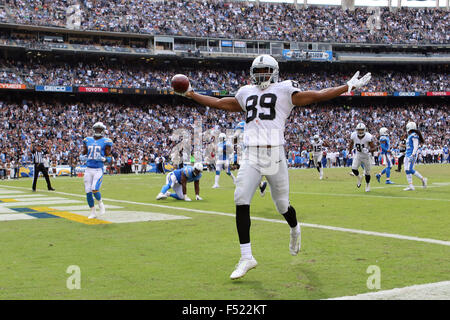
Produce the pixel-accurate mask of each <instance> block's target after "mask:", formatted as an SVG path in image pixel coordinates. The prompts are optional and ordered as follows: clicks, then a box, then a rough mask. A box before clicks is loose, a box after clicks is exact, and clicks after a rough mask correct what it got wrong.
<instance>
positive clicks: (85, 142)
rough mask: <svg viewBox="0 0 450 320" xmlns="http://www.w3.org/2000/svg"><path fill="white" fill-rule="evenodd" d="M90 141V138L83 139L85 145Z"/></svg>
mask: <svg viewBox="0 0 450 320" xmlns="http://www.w3.org/2000/svg"><path fill="white" fill-rule="evenodd" d="M88 142H89V139H88V138H84V139H83V144H84V145H85V146H87V145H88Z"/></svg>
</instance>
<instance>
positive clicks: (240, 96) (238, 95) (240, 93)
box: [234, 86, 248, 111]
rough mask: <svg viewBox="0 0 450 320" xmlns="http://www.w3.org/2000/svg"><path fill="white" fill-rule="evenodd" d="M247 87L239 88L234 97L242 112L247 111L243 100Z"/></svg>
mask: <svg viewBox="0 0 450 320" xmlns="http://www.w3.org/2000/svg"><path fill="white" fill-rule="evenodd" d="M247 91H248V86H243V87H241V88H239V90H238V92H236V95H235V96H234V97H235V98H236V100H237V101H238V102H239V105H240V106H241V108H242V110H243V111H247V108H246V106H245V98H246V95H247Z"/></svg>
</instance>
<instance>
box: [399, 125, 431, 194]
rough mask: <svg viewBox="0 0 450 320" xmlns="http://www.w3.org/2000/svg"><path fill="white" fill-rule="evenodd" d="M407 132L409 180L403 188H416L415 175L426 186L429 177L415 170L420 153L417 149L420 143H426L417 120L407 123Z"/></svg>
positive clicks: (407, 172)
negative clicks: (418, 128)
mask: <svg viewBox="0 0 450 320" xmlns="http://www.w3.org/2000/svg"><path fill="white" fill-rule="evenodd" d="M406 132H407V133H408V138H407V139H406V154H405V173H406V180H407V181H408V187H407V188H405V189H403V190H404V191H412V190H414V185H413V183H412V180H413V178H412V176H413V175H415V176H416V177H417V178H419V179H420V180H422V186H423V187H424V188H426V187H427V181H428V179H427V178H424V177H423V176H422V175H421V174H420V173H419V172H418V171H416V170H414V166H415V164H416V159H417V154H418V152H417V151H418V150H419V144H420V143H424V141H425V140H424V139H423V136H422V134H421V133H420V131H419V130H417V125H416V123H415V122H408V124H407V125H406Z"/></svg>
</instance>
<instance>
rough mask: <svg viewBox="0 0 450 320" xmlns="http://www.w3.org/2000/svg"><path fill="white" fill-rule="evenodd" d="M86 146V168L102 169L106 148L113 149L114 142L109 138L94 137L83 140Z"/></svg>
mask: <svg viewBox="0 0 450 320" xmlns="http://www.w3.org/2000/svg"><path fill="white" fill-rule="evenodd" d="M83 143H84V145H85V146H86V147H87V150H88V153H87V160H86V166H87V167H88V168H102V169H103V162H104V159H102V158H105V147H106V146H110V147H112V145H113V142H112V140H111V139H109V138H105V137H103V138H100V139H97V140H96V139H94V138H93V137H87V138H85V139H84V140H83Z"/></svg>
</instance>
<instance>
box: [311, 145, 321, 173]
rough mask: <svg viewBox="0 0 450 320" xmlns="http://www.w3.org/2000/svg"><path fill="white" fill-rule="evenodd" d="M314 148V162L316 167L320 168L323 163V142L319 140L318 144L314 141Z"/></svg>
mask: <svg viewBox="0 0 450 320" xmlns="http://www.w3.org/2000/svg"><path fill="white" fill-rule="evenodd" d="M312 147H313V161H314V165H315V166H316V167H318V166H319V165H320V164H321V163H322V157H323V141H322V140H319V141H318V142H316V141H314V140H313V141H312Z"/></svg>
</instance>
